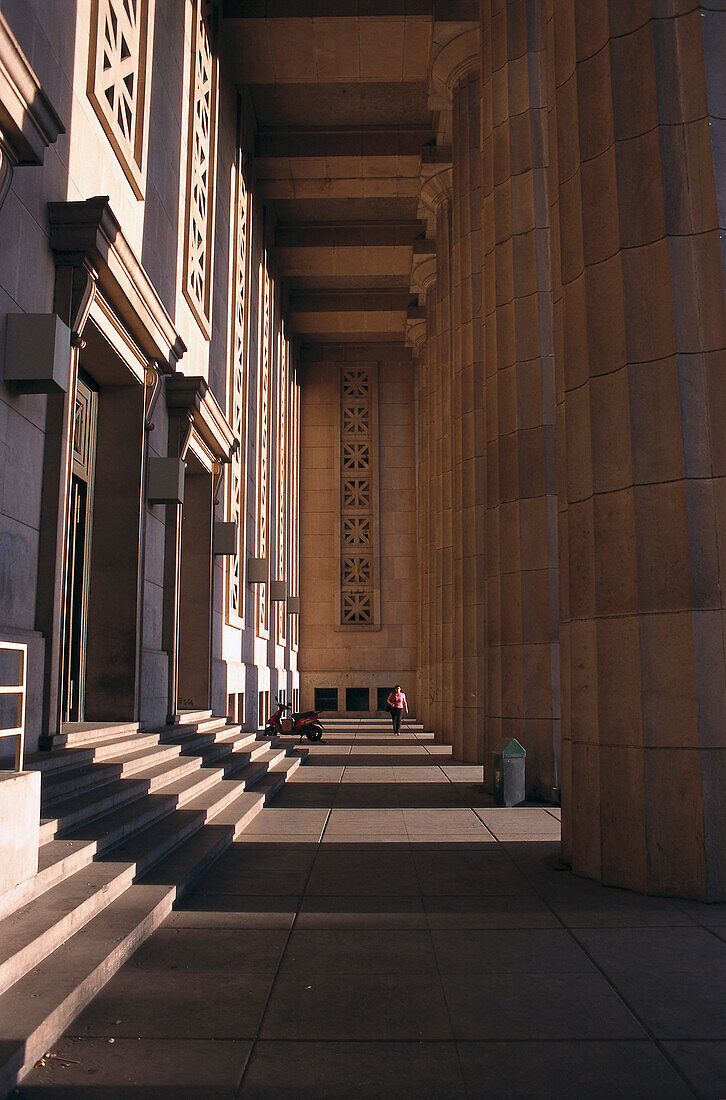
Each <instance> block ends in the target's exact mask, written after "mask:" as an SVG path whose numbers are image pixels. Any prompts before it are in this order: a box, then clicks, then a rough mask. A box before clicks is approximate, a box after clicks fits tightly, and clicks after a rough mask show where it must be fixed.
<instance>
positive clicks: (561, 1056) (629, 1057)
mask: <svg viewBox="0 0 726 1100" xmlns="http://www.w3.org/2000/svg"><path fill="white" fill-rule="evenodd" d="M457 1049H458V1053H459V1059H460V1065H461V1070H462V1074H463V1077H464V1081H465V1084H466V1088H467V1096H468V1097H469V1098H470V1100H474V1098H477V1100H478V1098H481V1100H531V1098H533V1097H536V1098H537V1100H584V1098H587V1100H613V1098H614V1097H617V1098H618V1100H686V1098H689V1100H692V1097H693V1093H692V1092H691V1090H690V1089H689V1088H688V1086H687V1085H686V1084H685V1082H684V1081H683V1080H682V1079H681V1077H680V1076H679V1074H678V1073H677V1071H676V1070H675V1069H674V1068H673V1066H672V1065H671V1064H670V1063H669V1062H668V1060H667V1059H666V1058H665V1057H664V1056H663V1054H661V1052H660V1051H659V1050H658V1049H657V1048H656V1047H654V1046H653V1044H652V1043H649V1042H646V1041H643V1042H629V1043H623V1042H612V1043H596V1042H575V1043H561V1042H539V1043H523V1042H511V1043H496V1042H494V1043H459V1044H458V1048H457Z"/></svg>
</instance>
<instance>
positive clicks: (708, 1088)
mask: <svg viewBox="0 0 726 1100" xmlns="http://www.w3.org/2000/svg"><path fill="white" fill-rule="evenodd" d="M663 1047H664V1049H665V1050H666V1051H667V1053H668V1055H669V1056H670V1057H671V1058H672V1059H673V1061H674V1063H675V1064H676V1065H677V1066H678V1068H679V1070H680V1071H681V1073H682V1074H683V1075H684V1076H685V1078H686V1079H687V1080H688V1081H689V1082H690V1084H691V1086H692V1087H693V1088H694V1090H695V1091H696V1094H697V1095H698V1096H701V1097H703V1100H723V1097H724V1096H726V1039H722V1040H721V1041H720V1042H713V1043H698V1042H688V1041H681V1042H675V1043H664V1044H663Z"/></svg>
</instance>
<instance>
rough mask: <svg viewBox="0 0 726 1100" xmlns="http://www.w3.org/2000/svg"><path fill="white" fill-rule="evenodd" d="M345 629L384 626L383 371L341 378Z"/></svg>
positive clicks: (354, 371) (353, 372) (347, 373)
mask: <svg viewBox="0 0 726 1100" xmlns="http://www.w3.org/2000/svg"><path fill="white" fill-rule="evenodd" d="M339 471H340V624H341V626H346V627H374V626H377V625H378V624H379V620H380V616H379V602H380V601H379V583H378V560H379V536H378V368H377V366H376V365H372V366H370V367H365V368H359V367H356V368H355V369H350V370H347V369H344V370H342V371H341V374H340V455H339Z"/></svg>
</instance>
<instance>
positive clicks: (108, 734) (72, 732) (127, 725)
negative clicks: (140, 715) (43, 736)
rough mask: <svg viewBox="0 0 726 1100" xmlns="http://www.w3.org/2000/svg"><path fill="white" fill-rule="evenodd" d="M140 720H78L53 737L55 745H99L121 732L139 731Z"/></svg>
mask: <svg viewBox="0 0 726 1100" xmlns="http://www.w3.org/2000/svg"><path fill="white" fill-rule="evenodd" d="M139 730H140V725H139V723H138V722H78V723H68V724H67V725H64V726H63V727H62V728H61V732H60V733H58V734H56V735H55V737H54V738H53V746H54V748H55V747H61V746H68V748H74V747H76V746H78V745H99V744H100V743H101V742H102V741H107V740H108V739H109V738H112V737H119V736H120V735H121V734H134V733H138V732H139Z"/></svg>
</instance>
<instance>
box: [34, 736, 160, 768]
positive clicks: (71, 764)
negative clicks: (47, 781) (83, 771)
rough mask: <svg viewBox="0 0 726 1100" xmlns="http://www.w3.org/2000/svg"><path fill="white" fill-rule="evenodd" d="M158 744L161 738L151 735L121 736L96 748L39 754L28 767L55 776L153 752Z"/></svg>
mask: <svg viewBox="0 0 726 1100" xmlns="http://www.w3.org/2000/svg"><path fill="white" fill-rule="evenodd" d="M158 744H159V735H158V734H157V733H151V732H149V731H144V732H143V733H142V732H136V733H130V734H129V733H122V734H119V735H118V736H116V737H108V738H105V739H104V740H102V741H100V742H99V743H98V744H97V745H94V744H92V743H89V744H87V745H84V746H83V747H80V748H65V747H64V746H60V747H59V748H54V749H52V750H51V751H50V752H36V753H33V754H32V755H30V756H28V757H26V761H25V762H26V765H27V767H28V768H31V769H32V770H33V771H39V772H42V773H43V774H44V775H45V774H48V775H50V774H55V773H56V772H60V771H65V770H66V769H68V768H78V767H81V766H84V765H89V766H90V765H91V764H94V763H99V762H101V761H103V760H105V759H107V758H108V757H114V758H119V757H121V756H125V755H127V754H132V753H135V752H140V751H142V750H143V749H145V748H151V747H152V746H154V745H158Z"/></svg>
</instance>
